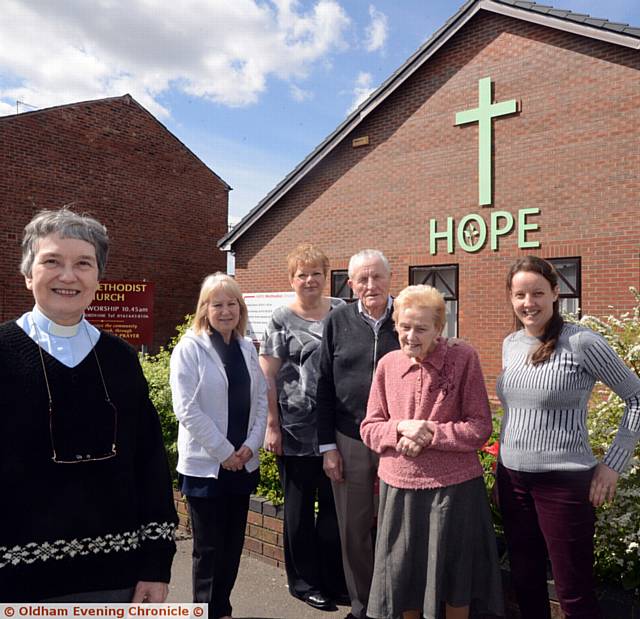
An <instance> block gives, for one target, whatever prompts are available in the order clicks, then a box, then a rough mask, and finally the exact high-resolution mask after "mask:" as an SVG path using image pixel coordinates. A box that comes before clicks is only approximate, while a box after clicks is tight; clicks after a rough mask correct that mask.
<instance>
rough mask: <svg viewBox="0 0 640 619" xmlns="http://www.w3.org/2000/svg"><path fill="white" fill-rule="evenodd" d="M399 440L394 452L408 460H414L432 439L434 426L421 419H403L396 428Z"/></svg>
mask: <svg viewBox="0 0 640 619" xmlns="http://www.w3.org/2000/svg"><path fill="white" fill-rule="evenodd" d="M396 430H397V432H398V434H399V435H400V438H399V439H398V443H397V445H396V451H397V452H398V453H401V454H402V455H404V456H408V457H409V458H415V457H416V456H417V455H418V454H419V453H420V452H421V451H422V450H423V449H424V448H425V447H428V446H429V445H430V444H431V441H432V439H433V430H434V424H433V422H432V421H425V420H422V419H404V420H402V421H401V422H400V423H399V424H398V425H397V427H396Z"/></svg>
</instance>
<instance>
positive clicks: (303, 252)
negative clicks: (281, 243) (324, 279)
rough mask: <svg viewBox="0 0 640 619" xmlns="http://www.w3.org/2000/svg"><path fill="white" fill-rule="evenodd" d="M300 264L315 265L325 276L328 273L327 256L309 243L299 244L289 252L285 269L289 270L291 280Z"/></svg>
mask: <svg viewBox="0 0 640 619" xmlns="http://www.w3.org/2000/svg"><path fill="white" fill-rule="evenodd" d="M300 264H303V265H304V264H307V265H310V264H314V265H315V264H317V265H319V266H321V267H322V272H323V273H324V274H325V276H326V275H327V273H328V272H329V258H327V254H325V253H324V252H323V251H322V250H321V249H320V248H319V247H316V246H315V245H312V244H311V243H301V244H300V245H298V247H296V248H295V249H294V250H293V251H291V252H289V255H288V256H287V268H288V269H289V278H290V279H293V276H294V275H295V274H296V271H297V270H298V265H300Z"/></svg>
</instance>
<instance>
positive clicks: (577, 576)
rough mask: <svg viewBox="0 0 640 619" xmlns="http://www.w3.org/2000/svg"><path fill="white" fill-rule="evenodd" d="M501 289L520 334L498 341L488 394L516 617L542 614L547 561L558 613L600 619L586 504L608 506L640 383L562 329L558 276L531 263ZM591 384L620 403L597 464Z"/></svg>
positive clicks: (577, 334) (612, 356) (634, 425)
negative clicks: (493, 402) (496, 426)
mask: <svg viewBox="0 0 640 619" xmlns="http://www.w3.org/2000/svg"><path fill="white" fill-rule="evenodd" d="M507 288H508V291H509V294H510V298H511V304H512V306H513V311H514V314H515V319H516V323H517V324H518V326H520V327H522V328H521V329H520V330H518V331H516V332H515V333H512V334H511V335H509V336H508V337H507V338H506V339H505V341H504V344H503V350H502V362H503V363H502V365H503V371H502V373H501V375H500V376H499V378H498V384H497V390H498V396H499V398H500V400H501V402H502V404H503V407H504V418H503V422H502V436H501V446H500V458H499V466H498V490H499V498H500V508H501V511H502V516H503V519H504V528H505V535H506V538H507V545H508V549H509V555H510V562H511V576H512V581H513V585H514V587H515V590H516V595H517V598H518V604H519V606H520V610H521V616H522V618H523V619H546V618H549V617H550V609H549V598H548V593H547V582H546V565H547V556H548V557H549V559H550V560H551V566H552V571H553V576H554V581H555V586H556V592H557V594H558V598H559V601H560V605H561V607H562V610H563V612H564V613H565V616H566V617H568V618H570V617H581V618H585V619H587V618H589V619H591V618H600V617H601V613H600V610H599V608H598V602H597V600H596V595H595V591H594V579H593V534H594V525H595V509H594V508H595V507H598V506H599V505H601V504H602V503H604V502H605V501H610V500H613V497H614V495H615V489H616V483H617V480H618V476H619V475H620V473H622V472H623V471H624V469H625V467H626V466H627V463H628V462H629V460H630V459H631V456H632V455H633V451H634V449H635V445H636V443H637V441H638V437H639V435H640V379H639V378H638V376H636V374H634V373H633V372H632V371H631V370H630V369H629V368H628V367H627V366H626V365H625V363H624V362H623V361H622V360H621V359H620V358H619V357H618V355H617V354H616V353H615V352H614V351H613V350H612V349H611V347H610V346H609V345H608V344H607V342H606V341H605V340H604V339H603V338H602V337H601V336H599V335H597V334H596V333H594V332H593V331H591V330H590V329H587V328H586V327H583V326H580V325H573V324H566V323H564V321H563V319H562V317H561V315H560V311H559V307H558V305H559V304H558V295H559V288H558V277H557V274H556V272H555V270H554V268H553V266H552V265H551V264H550V263H548V262H546V261H545V260H542V259H541V258H537V257H535V256H527V257H525V258H521V259H519V260H518V261H517V262H516V263H515V264H514V265H513V266H512V267H511V269H510V271H509V274H508V278H507ZM596 381H602V382H603V383H605V384H606V385H607V386H609V387H610V388H611V389H613V391H615V392H616V393H617V394H618V395H619V396H620V397H621V398H622V399H623V400H624V401H625V404H626V409H625V413H624V415H623V417H622V420H621V422H620V426H619V428H618V432H617V434H616V437H615V439H614V441H613V444H612V445H611V447H610V448H609V450H608V451H607V453H606V455H605V457H604V459H603V461H602V462H598V461H597V460H596V458H595V457H594V455H593V453H592V451H591V447H590V446H589V436H588V432H587V429H586V416H587V411H588V403H589V398H590V396H591V392H592V390H593V386H594V384H595V382H596Z"/></svg>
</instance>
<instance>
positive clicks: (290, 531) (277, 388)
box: [260, 243, 345, 610]
mask: <svg viewBox="0 0 640 619" xmlns="http://www.w3.org/2000/svg"><path fill="white" fill-rule="evenodd" d="M287 261H288V267H289V281H290V283H291V287H292V288H293V290H294V291H295V293H296V296H295V299H294V301H293V302H292V303H291V304H290V305H288V306H283V307H280V308H278V309H276V310H275V311H274V312H273V315H272V317H271V321H270V322H269V325H268V326H267V329H266V332H265V334H264V338H263V341H262V344H261V347H260V365H261V366H262V370H263V372H264V374H265V376H266V378H267V383H268V385H269V419H268V424H267V436H266V440H265V446H266V448H267V450H269V451H271V452H273V453H275V454H276V456H277V460H278V469H279V472H280V481H281V483H282V487H283V489H284V499H285V503H284V554H285V566H286V570H287V580H288V582H289V592H290V593H291V595H293V596H294V597H296V598H299V599H301V600H303V601H304V602H306V603H307V604H309V605H310V606H313V607H315V608H320V609H323V610H329V609H332V608H334V604H333V601H332V600H333V599H335V598H336V597H341V596H342V594H343V592H344V590H345V584H344V576H343V571H342V560H341V555H340V538H339V534H338V524H337V520H336V513H335V506H334V503H333V494H332V491H331V484H330V482H329V479H328V478H327V476H326V475H325V474H324V471H323V469H322V457H321V456H320V453H319V451H318V437H317V429H316V410H315V394H316V380H317V362H318V358H317V352H316V351H317V350H318V348H319V346H320V339H321V338H322V331H323V327H324V318H325V317H326V316H327V314H328V313H329V312H330V311H331V309H332V308H333V307H335V306H336V305H337V304H341V303H342V301H340V300H339V299H331V298H329V297H324V296H323V295H322V293H323V290H324V286H325V283H326V279H327V274H328V272H329V260H328V258H327V257H326V255H325V254H324V253H323V252H322V251H320V250H319V249H318V248H316V247H314V246H313V245H310V244H308V243H307V244H303V245H300V246H298V247H297V248H296V249H295V250H293V251H292V252H291V253H290V254H289V256H288V258H287ZM316 500H317V502H318V513H317V516H316V514H315V503H316Z"/></svg>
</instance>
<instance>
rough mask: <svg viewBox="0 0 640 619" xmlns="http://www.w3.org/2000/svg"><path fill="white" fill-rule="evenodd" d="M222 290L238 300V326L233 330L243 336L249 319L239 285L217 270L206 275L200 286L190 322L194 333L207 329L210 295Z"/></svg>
mask: <svg viewBox="0 0 640 619" xmlns="http://www.w3.org/2000/svg"><path fill="white" fill-rule="evenodd" d="M219 290H222V291H223V292H224V293H226V294H228V295H229V296H230V297H234V298H235V299H237V301H238V305H239V306H240V320H239V321H238V326H237V327H236V328H235V329H234V330H233V332H234V333H235V334H236V336H237V337H239V338H243V337H244V335H245V333H246V331H247V322H248V320H249V311H248V310H247V304H246V303H245V302H244V299H243V298H242V292H241V291H240V286H238V282H236V280H235V279H233V277H231V276H229V275H227V274H226V273H221V272H220V271H218V272H217V273H214V274H213V275H207V276H206V277H205V278H204V281H203V282H202V286H201V287H200V296H199V297H198V305H197V306H196V313H195V315H194V317H193V322H192V323H191V328H192V329H193V330H194V332H195V333H196V334H200V333H202V332H203V331H209V328H210V325H209V319H208V317H207V310H208V309H209V302H210V301H211V296H212V295H213V294H214V293H216V292H218V291H219Z"/></svg>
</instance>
